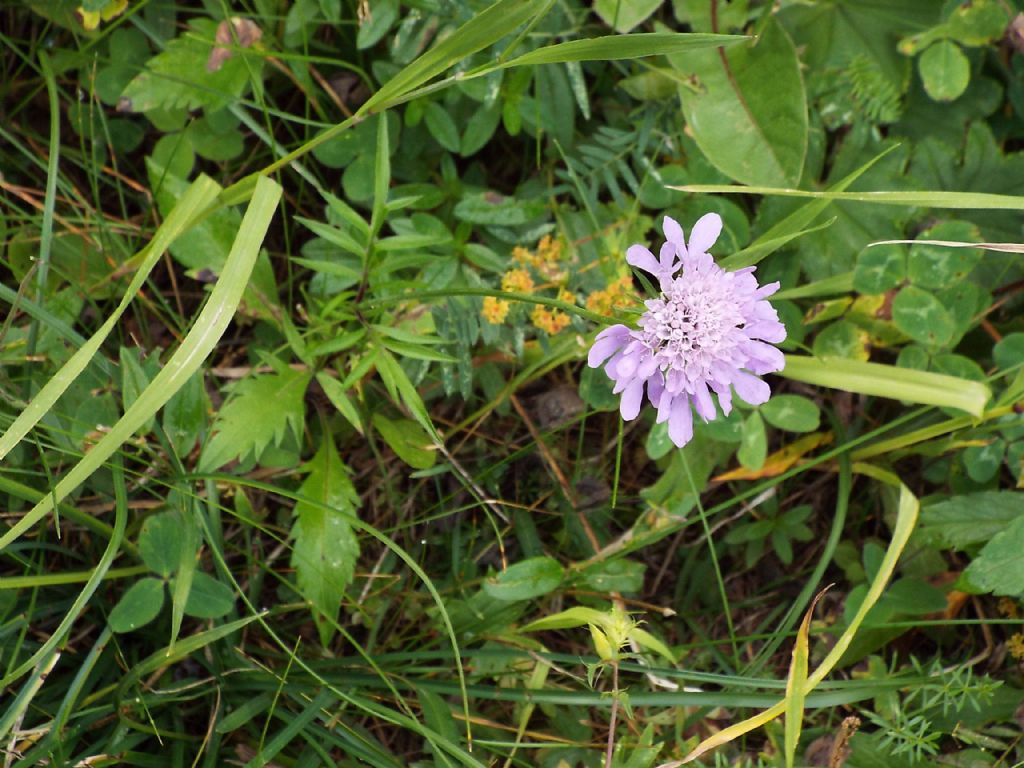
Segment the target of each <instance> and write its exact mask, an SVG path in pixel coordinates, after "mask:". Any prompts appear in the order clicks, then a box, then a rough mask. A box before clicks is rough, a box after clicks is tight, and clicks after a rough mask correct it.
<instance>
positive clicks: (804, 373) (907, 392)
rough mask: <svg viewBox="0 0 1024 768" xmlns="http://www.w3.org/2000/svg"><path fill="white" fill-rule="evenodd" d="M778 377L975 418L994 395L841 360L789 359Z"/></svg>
mask: <svg viewBox="0 0 1024 768" xmlns="http://www.w3.org/2000/svg"><path fill="white" fill-rule="evenodd" d="M779 375H780V376H784V377H785V378H787V379H792V380H793V381H802V382H804V383H805V384H814V385H816V386H820V387H829V388H830V389H841V390H844V391H846V392H857V393H859V394H862V395H875V396H877V397H889V398H893V399H896V400H907V401H909V402H911V403H921V404H923V405H939V406H944V407H948V408H959V409H960V410H961V411H966V412H967V413H969V414H971V415H972V416H975V417H980V416H981V414H982V413H983V412H984V410H985V403H987V402H988V401H989V399H990V398H991V397H992V391H991V390H990V389H989V388H988V386H986V385H985V384H983V383H982V382H980V381H970V380H968V379H961V378H959V377H957V376H947V375H946V374H944V373H931V372H929V371H916V370H913V369H910V368H897V367H896V366H894V365H882V364H881V363H866V362H861V361H860V360H848V359H846V358H838V357H827V358H819V357H805V356H802V355H800V356H798V355H786V367H785V368H784V369H783V370H782V372H781V373H780V374H779Z"/></svg>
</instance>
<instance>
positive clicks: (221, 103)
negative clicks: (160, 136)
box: [122, 18, 263, 112]
mask: <svg viewBox="0 0 1024 768" xmlns="http://www.w3.org/2000/svg"><path fill="white" fill-rule="evenodd" d="M190 24H191V28H190V29H189V30H188V31H186V32H183V33H181V34H180V35H179V36H178V37H176V38H175V39H173V40H171V41H170V42H169V43H167V47H166V48H164V50H163V51H162V52H161V53H158V54H157V55H156V56H154V57H153V58H152V59H150V60H149V61H148V62H146V68H145V69H144V70H143V71H142V72H140V73H139V74H138V75H136V76H135V78H134V79H133V80H132V81H131V82H130V83H128V86H127V87H126V88H125V89H124V93H123V94H122V98H124V99H127V100H128V101H127V103H128V104H129V105H130V108H131V110H132V111H133V112H148V111H149V110H151V109H175V108H183V109H187V110H195V109H199V108H200V107H203V108H205V109H207V110H209V111H213V110H217V109H221V108H222V107H226V106H228V105H230V104H233V103H234V102H235V101H237V100H238V98H239V97H240V96H241V95H242V93H243V92H244V91H245V90H246V87H247V86H248V85H249V83H250V77H256V78H259V76H260V71H261V69H262V65H263V58H262V56H258V55H254V54H252V53H251V52H246V51H242V50H236V51H235V52H234V55H233V56H232V57H231V58H229V59H227V60H226V61H224V62H223V64H222V65H221V67H220V68H219V69H218V70H216V71H214V72H211V71H210V70H209V69H208V68H207V62H208V60H209V58H210V54H211V53H212V52H213V49H214V39H215V37H216V34H217V22H216V21H214V20H212V19H207V18H194V19H192V20H191V21H190Z"/></svg>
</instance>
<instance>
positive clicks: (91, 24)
mask: <svg viewBox="0 0 1024 768" xmlns="http://www.w3.org/2000/svg"><path fill="white" fill-rule="evenodd" d="M127 7H128V0H108V2H107V4H106V6H104V8H103V10H100V11H87V10H85V8H84V7H82V6H79V8H78V13H79V15H80V16H81V17H82V26H83V27H85V28H86V29H88V30H90V31H91V30H94V29H96V27H98V26H99V25H100V21H110V20H111V19H112V18H114V17H115V16H119V15H121V14H122V13H124V9H125V8H127Z"/></svg>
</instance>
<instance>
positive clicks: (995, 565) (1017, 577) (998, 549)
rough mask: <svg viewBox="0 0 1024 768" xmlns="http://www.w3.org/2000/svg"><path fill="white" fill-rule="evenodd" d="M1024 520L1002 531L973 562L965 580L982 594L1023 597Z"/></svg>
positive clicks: (1014, 522) (1017, 521)
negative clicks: (1023, 555)
mask: <svg viewBox="0 0 1024 768" xmlns="http://www.w3.org/2000/svg"><path fill="white" fill-rule="evenodd" d="M1021 552H1024V517H1018V518H1017V519H1016V520H1014V521H1013V523H1011V524H1010V527H1009V528H1006V529H1005V530H1003V531H1000V532H999V533H997V534H996V535H995V536H993V537H992V540H991V541H990V542H989V543H988V544H986V545H985V547H984V548H983V549H982V550H981V552H979V553H978V556H977V557H976V558H974V560H973V561H972V562H971V564H970V565H969V566H967V570H966V571H964V578H965V579H966V580H967V582H968V583H969V584H970V585H971V586H973V587H976V588H977V589H979V590H981V591H983V592H991V593H992V594H995V595H1008V596H1010V597H1019V596H1021V595H1024V557H1021Z"/></svg>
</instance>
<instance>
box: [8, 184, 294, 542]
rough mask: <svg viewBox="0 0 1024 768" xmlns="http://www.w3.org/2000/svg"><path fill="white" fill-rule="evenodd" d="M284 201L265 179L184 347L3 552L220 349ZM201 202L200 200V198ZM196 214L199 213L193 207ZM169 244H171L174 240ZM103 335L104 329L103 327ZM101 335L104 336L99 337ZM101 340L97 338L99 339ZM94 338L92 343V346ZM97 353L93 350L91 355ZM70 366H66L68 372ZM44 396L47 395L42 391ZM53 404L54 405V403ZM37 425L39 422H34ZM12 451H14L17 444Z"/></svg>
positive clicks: (17, 528) (16, 528)
mask: <svg viewBox="0 0 1024 768" xmlns="http://www.w3.org/2000/svg"><path fill="white" fill-rule="evenodd" d="M210 183H212V182H210ZM197 185H198V182H197ZM203 187H206V185H203ZM214 190H215V187H214ZM210 192H211V190H210V189H209V188H207V189H205V190H204V191H203V192H202V194H201V195H199V193H197V197H198V198H200V199H206V197H207V196H208V195H209V194H210ZM280 197H281V187H280V186H279V185H278V184H277V183H276V182H274V181H272V180H271V179H268V178H266V177H262V178H260V180H259V181H258V182H257V184H256V189H255V192H254V193H253V197H252V201H251V202H250V204H249V208H248V210H246V213H245V217H244V218H243V220H242V226H241V229H240V230H239V232H238V236H237V237H236V238H235V242H234V245H233V246H232V248H231V253H230V254H229V255H228V259H227V262H226V263H225V264H224V270H223V272H222V273H221V275H220V279H219V280H218V281H217V285H216V286H215V287H214V289H213V291H212V292H211V293H210V298H209V300H208V301H207V303H206V306H205V307H203V310H202V312H201V313H200V315H199V318H198V319H197V320H196V322H195V324H194V325H193V326H192V329H191V330H190V331H189V333H188V335H187V336H186V337H185V340H184V341H183V342H182V343H181V346H179V347H178V349H177V351H175V353H174V355H172V356H171V359H170V360H169V361H168V362H167V365H165V366H164V368H163V370H162V371H160V373H158V374H157V375H156V377H155V378H154V379H153V381H152V382H151V383H150V384H149V386H148V387H146V389H145V390H144V391H143V392H142V394H141V395H139V398H138V400H136V401H135V402H134V403H132V405H131V406H130V407H129V408H128V410H127V411H125V414H124V416H122V417H121V418H120V419H119V420H118V421H117V423H116V424H114V426H113V427H111V429H110V431H109V432H107V433H106V434H105V435H104V436H103V437H102V438H100V440H99V441H98V442H97V443H96V445H95V446H94V447H93V449H92V450H91V451H89V453H87V454H86V455H85V457H83V458H82V460H81V461H79V462H78V464H76V465H75V466H74V467H73V468H72V469H71V471H70V472H68V473H67V475H65V476H64V478H62V479H61V480H60V481H59V482H58V483H57V485H56V487H55V488H54V489H53V492H52V493H50V494H47V495H46V496H44V497H43V498H42V499H40V501H39V502H38V503H37V504H36V505H35V506H34V507H33V508H32V509H31V510H30V511H29V512H28V513H27V514H25V515H24V516H23V517H22V518H21V519H20V520H18V522H17V523H15V524H14V525H13V526H11V528H9V529H8V530H7V531H5V532H4V534H3V535H2V536H0V550H3V549H4V548H6V547H7V546H8V545H9V544H10V543H11V542H12V541H15V540H16V539H17V538H18V537H20V536H21V535H22V534H23V533H25V531H27V530H28V529H29V528H31V527H32V526H33V525H35V524H36V523H37V522H39V521H40V520H41V519H42V518H43V517H45V516H46V515H47V514H48V513H49V512H51V511H52V510H53V505H54V504H56V503H59V502H60V501H61V500H63V499H64V498H65V497H66V496H67V495H68V494H69V493H71V491H73V490H74V489H75V488H77V487H78V486H79V485H80V484H81V483H83V482H84V481H85V480H86V479H87V478H88V477H89V476H90V475H91V474H92V473H93V472H95V471H96V470H97V469H99V467H100V466H102V464H103V462H105V461H106V460H107V459H109V458H110V457H111V456H112V455H113V454H114V452H115V451H117V449H118V448H120V447H121V444H122V443H124V442H125V441H126V440H128V439H129V438H130V437H131V436H132V435H133V434H134V433H135V431H136V430H137V429H138V428H139V427H141V426H142V425H143V424H145V423H146V421H148V420H149V419H150V418H151V417H152V416H153V415H154V414H155V413H156V412H157V411H159V410H160V409H161V408H162V407H163V406H164V405H165V404H166V403H167V401H168V400H170V399H171V397H172V396H173V395H174V393H175V392H177V391H178V390H179V389H180V388H181V387H182V385H184V383H185V382H186V381H187V380H188V378H189V377H190V376H191V375H192V374H193V373H195V372H196V371H197V370H198V369H199V366H200V365H202V363H203V361H204V360H205V359H206V357H207V355H209V354H210V352H212V351H213V348H214V346H215V345H216V343H217V341H218V340H219V339H220V337H221V336H222V335H223V333H224V331H225V330H226V329H227V326H228V323H230V322H231V318H232V317H233V316H234V313H235V309H236V308H237V307H238V304H239V302H240V301H241V299H242V292H243V291H244V290H245V286H246V284H247V282H248V280H249V275H250V273H251V272H252V268H253V265H254V264H255V263H256V256H257V255H258V254H259V250H260V245H261V244H262V243H263V237H264V236H265V235H266V232H267V227H269V226H270V220H271V218H272V217H273V215H274V211H275V210H277V204H278V201H279V200H280ZM195 202H198V199H197V200H195ZM175 210H177V208H175ZM190 210H195V209H194V208H191V207H190ZM183 217H184V214H183ZM184 224H185V222H184V221H183V222H182V226H184ZM167 242H170V241H169V240H168V241H167ZM153 250H154V251H156V250H157V249H156V248H155V247H154V248H153ZM147 260H148V257H147ZM132 282H133V284H134V283H135V281H134V280H133V281H132ZM122 303H124V302H122ZM108 322H109V321H108ZM106 327H107V323H104V328H106ZM102 331H103V329H101V332H102ZM107 332H109V329H107ZM99 335H100V334H99V333H98V334H97V336H99ZM104 335H105V334H104ZM95 338H96V337H93V339H95ZM93 339H90V342H92V341H93ZM95 346H96V347H98V346H99V344H98V343H96V345H95ZM92 354H93V353H92V352H90V354H89V357H91V355H92ZM87 359H88V358H86V359H85V360H83V361H82V367H84V366H85V362H87ZM69 365H70V361H69ZM67 367H68V366H65V368H67ZM63 370H64V369H62V372H63ZM76 375H77V374H76ZM55 378H56V377H55ZM52 383H53V381H52V380H51V382H50V383H48V384H47V387H49V386H50V384H52ZM68 383H70V380H66V381H63V382H62V383H61V386H60V387H59V389H60V391H63V389H64V388H65V387H66V386H67V384H68ZM45 389H46V388H44V391H45ZM54 394H55V395H56V396H54V397H53V400H56V397H59V392H55V393H54ZM40 395H42V392H41V393H40ZM39 399H40V398H39V397H37V398H36V400H39ZM33 403H35V401H33ZM49 405H52V401H51V402H50V403H49ZM49 405H48V406H47V407H49ZM44 412H45V409H42V410H40V411H39V412H38V413H37V414H36V415H35V417H34V419H35V420H38V418H40V417H41V416H42V414H43V413H44ZM32 423H34V420H33V421H32ZM13 429H14V428H13V427H12V428H11V430H8V433H10V432H11V431H12V430H13ZM26 431H27V430H26ZM4 437H5V438H6V437H7V435H4ZM10 447H13V444H12V445H11V446H10ZM0 455H2V454H0Z"/></svg>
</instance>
